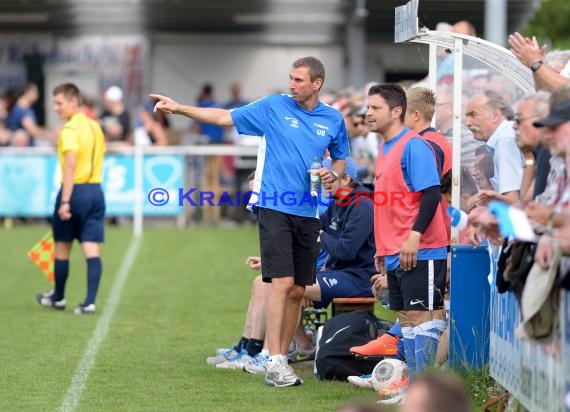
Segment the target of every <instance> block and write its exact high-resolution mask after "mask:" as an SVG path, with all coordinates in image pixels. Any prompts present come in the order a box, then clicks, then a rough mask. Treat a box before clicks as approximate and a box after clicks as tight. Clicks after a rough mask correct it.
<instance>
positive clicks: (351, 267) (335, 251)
mask: <svg viewBox="0 0 570 412" xmlns="http://www.w3.org/2000/svg"><path fill="white" fill-rule="evenodd" d="M356 193H361V194H359V196H358V199H355V198H356ZM363 193H366V194H368V196H369V197H368V198H364V195H363ZM370 196H371V192H370V190H369V189H367V188H365V187H364V186H358V187H357V188H356V189H354V190H353V191H352V192H350V193H344V194H343V196H342V198H341V199H338V200H337V201H336V202H334V203H332V204H331V205H330V206H329V208H328V209H327V211H326V212H325V213H324V215H321V216H320V223H321V230H323V231H324V232H323V233H321V236H320V239H321V247H322V248H323V249H325V250H326V251H327V253H328V254H329V257H328V260H327V263H326V268H327V269H333V270H341V271H343V272H346V273H349V274H351V275H353V276H356V277H357V278H359V280H361V281H362V283H363V284H366V285H368V286H369V285H370V277H371V276H372V275H373V274H374V273H375V272H376V270H375V268H374V254H375V253H376V247H375V245H374V217H373V210H374V206H373V204H372V200H371V199H370ZM356 201H358V205H357V204H356Z"/></svg>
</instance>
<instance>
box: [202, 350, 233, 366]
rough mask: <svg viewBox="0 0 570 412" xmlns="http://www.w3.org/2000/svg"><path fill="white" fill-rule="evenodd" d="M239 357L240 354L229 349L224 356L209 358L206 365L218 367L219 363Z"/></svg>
mask: <svg viewBox="0 0 570 412" xmlns="http://www.w3.org/2000/svg"><path fill="white" fill-rule="evenodd" d="M237 355H238V353H237V352H236V351H235V349H229V350H228V351H227V352H226V353H224V354H223V355H216V356H209V357H207V358H206V363H207V364H208V365H217V364H218V363H222V362H226V361H228V360H230V359H234V358H235V357H236V356H237Z"/></svg>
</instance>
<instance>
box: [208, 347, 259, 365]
mask: <svg viewBox="0 0 570 412" xmlns="http://www.w3.org/2000/svg"><path fill="white" fill-rule="evenodd" d="M251 360H253V358H252V357H251V356H249V355H248V354H247V351H246V350H242V351H241V352H240V353H239V354H238V355H237V356H236V357H235V358H233V359H228V360H227V361H225V362H222V363H218V364H217V365H216V368H220V369H239V370H243V368H244V367H245V364H246V363H247V362H249V361H251Z"/></svg>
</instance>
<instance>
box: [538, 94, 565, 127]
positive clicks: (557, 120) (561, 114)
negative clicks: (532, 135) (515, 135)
mask: <svg viewBox="0 0 570 412" xmlns="http://www.w3.org/2000/svg"><path fill="white" fill-rule="evenodd" d="M569 121H570V100H565V101H563V102H561V103H558V104H557V105H556V106H554V107H552V108H551V109H550V114H549V115H548V117H545V118H544V119H539V120H537V121H536V122H533V123H532V125H533V126H534V127H550V126H557V125H559V124H562V123H566V122H569Z"/></svg>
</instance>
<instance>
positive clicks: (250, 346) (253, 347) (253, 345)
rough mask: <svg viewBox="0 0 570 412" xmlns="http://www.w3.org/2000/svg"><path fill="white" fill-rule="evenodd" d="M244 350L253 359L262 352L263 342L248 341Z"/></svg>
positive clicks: (257, 340) (259, 340)
mask: <svg viewBox="0 0 570 412" xmlns="http://www.w3.org/2000/svg"><path fill="white" fill-rule="evenodd" d="M245 350H246V351H247V354H248V355H249V356H251V357H252V358H253V357H254V356H255V355H257V354H258V353H259V352H261V351H262V350H263V340H261V339H250V340H249V342H247V346H246V348H245Z"/></svg>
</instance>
